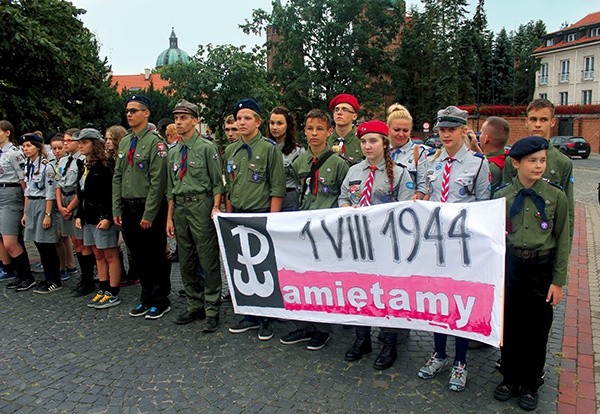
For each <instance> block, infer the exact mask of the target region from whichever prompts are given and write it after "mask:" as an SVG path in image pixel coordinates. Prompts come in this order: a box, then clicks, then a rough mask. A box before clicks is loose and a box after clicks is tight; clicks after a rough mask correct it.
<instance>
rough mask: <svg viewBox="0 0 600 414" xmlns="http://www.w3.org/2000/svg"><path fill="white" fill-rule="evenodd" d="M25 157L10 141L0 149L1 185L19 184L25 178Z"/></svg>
mask: <svg viewBox="0 0 600 414" xmlns="http://www.w3.org/2000/svg"><path fill="white" fill-rule="evenodd" d="M24 169H25V157H23V154H21V151H19V150H18V149H17V147H15V146H14V145H13V144H12V143H11V142H10V141H9V142H7V143H6V144H4V146H3V147H2V148H0V184H19V183H20V182H21V180H22V179H23V177H24Z"/></svg>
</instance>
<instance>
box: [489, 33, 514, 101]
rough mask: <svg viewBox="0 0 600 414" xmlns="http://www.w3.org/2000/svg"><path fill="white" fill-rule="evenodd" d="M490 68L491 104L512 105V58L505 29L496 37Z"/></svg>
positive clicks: (510, 46)
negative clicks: (491, 70) (491, 68)
mask: <svg viewBox="0 0 600 414" xmlns="http://www.w3.org/2000/svg"><path fill="white" fill-rule="evenodd" d="M492 66H493V69H494V71H493V79H492V103H494V104H514V57H513V53H512V45H511V42H510V39H509V38H508V35H507V34H506V30H505V29H502V30H501V31H500V33H498V36H497V37H496V41H495V43H494V55H493V61H492Z"/></svg>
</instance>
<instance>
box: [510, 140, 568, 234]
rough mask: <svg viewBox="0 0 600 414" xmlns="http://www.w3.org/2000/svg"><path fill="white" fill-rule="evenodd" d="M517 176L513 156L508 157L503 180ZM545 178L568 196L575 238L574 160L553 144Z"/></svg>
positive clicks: (547, 161)
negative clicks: (558, 186)
mask: <svg viewBox="0 0 600 414" xmlns="http://www.w3.org/2000/svg"><path fill="white" fill-rule="evenodd" d="M516 176H517V170H516V169H515V167H513V165H512V158H511V157H506V163H505V164H504V170H503V171H502V182H503V183H510V182H511V181H512V179H513V178H514V177H516ZM544 178H547V179H548V180H550V181H552V182H553V183H556V184H558V185H560V186H561V187H562V188H563V190H564V192H565V195H566V196H567V203H568V204H569V229H570V232H571V233H570V239H571V240H573V230H574V225H575V200H574V198H573V183H574V179H573V161H571V159H570V158H569V157H567V156H566V155H565V154H563V153H562V152H560V151H559V150H558V148H556V147H553V146H552V145H550V146H549V148H548V154H547V155H546V171H545V172H544Z"/></svg>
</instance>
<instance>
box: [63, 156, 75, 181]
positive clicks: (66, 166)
mask: <svg viewBox="0 0 600 414" xmlns="http://www.w3.org/2000/svg"><path fill="white" fill-rule="evenodd" d="M72 163H73V156H72V155H71V154H69V158H67V163H66V164H65V169H64V170H63V172H62V176H63V177H64V176H65V175H67V171H68V170H69V167H70V166H71V164H72Z"/></svg>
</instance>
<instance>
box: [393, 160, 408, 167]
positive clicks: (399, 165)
mask: <svg viewBox="0 0 600 414" xmlns="http://www.w3.org/2000/svg"><path fill="white" fill-rule="evenodd" d="M395 164H396V165H397V166H398V167H401V168H406V165H404V164H402V163H401V162H400V161H398V162H396V163H395Z"/></svg>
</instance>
